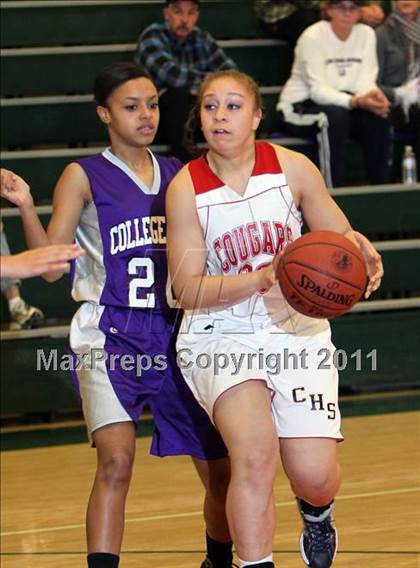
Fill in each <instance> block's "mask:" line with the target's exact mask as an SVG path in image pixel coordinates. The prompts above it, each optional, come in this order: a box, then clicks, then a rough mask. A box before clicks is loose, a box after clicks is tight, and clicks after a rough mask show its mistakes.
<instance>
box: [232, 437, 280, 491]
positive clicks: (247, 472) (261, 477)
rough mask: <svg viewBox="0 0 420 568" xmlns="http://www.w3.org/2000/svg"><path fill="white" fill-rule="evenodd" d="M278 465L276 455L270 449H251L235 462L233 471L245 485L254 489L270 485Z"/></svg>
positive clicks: (275, 452)
mask: <svg viewBox="0 0 420 568" xmlns="http://www.w3.org/2000/svg"><path fill="white" fill-rule="evenodd" d="M277 463H278V453H277V451H273V450H272V449H271V448H268V447H267V448H252V449H250V451H248V452H247V453H246V455H244V456H243V457H241V458H240V459H238V460H237V461H236V464H235V465H236V467H235V471H236V473H237V475H238V476H239V477H241V478H242V480H243V481H244V482H245V483H246V484H247V485H251V486H254V487H259V486H261V485H266V484H268V483H269V484H271V483H272V481H273V479H274V476H275V472H276V468H277Z"/></svg>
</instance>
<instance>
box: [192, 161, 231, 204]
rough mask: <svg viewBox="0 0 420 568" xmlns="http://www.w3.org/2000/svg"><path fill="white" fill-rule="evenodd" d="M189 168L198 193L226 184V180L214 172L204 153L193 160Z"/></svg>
mask: <svg viewBox="0 0 420 568" xmlns="http://www.w3.org/2000/svg"><path fill="white" fill-rule="evenodd" d="M188 169H189V171H190V176H191V179H192V182H193V185H194V190H195V193H196V194H200V193H207V191H211V190H212V189H217V188H218V187H223V186H224V185H225V184H224V182H223V181H222V180H220V179H219V178H218V177H217V175H216V174H215V173H213V172H212V170H211V169H210V166H209V165H208V163H207V160H206V156H205V155H204V154H203V155H202V156H200V157H199V158H197V159H196V160H192V161H191V162H190V163H189V164H188Z"/></svg>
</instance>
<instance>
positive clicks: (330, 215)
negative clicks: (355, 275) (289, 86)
mask: <svg viewBox="0 0 420 568" xmlns="http://www.w3.org/2000/svg"><path fill="white" fill-rule="evenodd" d="M276 152H277V155H278V156H279V160H280V163H281V164H282V166H283V168H284V170H285V173H286V177H287V180H288V182H289V185H290V187H291V188H292V192H293V196H294V198H295V202H296V205H297V207H300V208H301V210H302V213H303V216H304V218H305V221H306V222H307V224H308V227H309V228H310V229H311V231H335V232H337V233H341V234H343V235H345V236H346V237H347V238H348V239H350V240H351V241H352V242H353V243H354V244H355V245H356V246H357V247H358V248H360V251H361V253H362V255H363V257H364V259H365V263H366V269H367V273H368V276H369V282H368V285H367V288H366V292H365V298H366V299H367V298H369V296H370V295H371V294H372V292H374V291H375V290H377V289H378V288H379V286H380V284H381V278H382V276H383V274H384V271H383V266H382V261H381V256H380V254H379V253H378V252H377V251H376V250H375V248H374V247H373V245H372V243H371V242H370V241H369V240H368V239H367V238H366V237H364V236H363V235H361V234H360V233H357V232H356V231H353V229H352V227H351V225H350V223H349V221H348V219H347V217H346V216H345V215H344V213H343V212H342V211H341V209H340V208H339V207H338V205H337V203H336V202H335V201H334V200H333V198H332V197H331V195H330V193H329V192H328V189H327V187H326V185H325V182H324V179H323V177H322V175H321V173H320V171H319V170H318V168H317V167H316V166H315V165H314V164H313V163H312V162H311V161H310V160H309V159H308V158H306V156H303V155H302V154H299V153H297V152H293V151H291V150H288V149H286V148H281V147H279V146H276Z"/></svg>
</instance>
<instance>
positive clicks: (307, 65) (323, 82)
mask: <svg viewBox="0 0 420 568" xmlns="http://www.w3.org/2000/svg"><path fill="white" fill-rule="evenodd" d="M363 4H364V2H363V0H327V2H326V10H325V13H326V16H327V18H328V20H322V21H320V22H317V23H316V24H313V25H312V26H310V27H309V28H307V29H306V30H305V31H304V32H303V34H302V35H301V36H300V38H299V40H298V43H297V46H296V50H295V60H294V64H293V69H292V73H291V77H290V78H289V80H288V81H287V83H286V85H285V87H284V89H283V90H282V92H281V94H280V99H279V103H278V105H277V110H279V111H281V112H282V113H283V116H284V120H285V124H286V125H287V126H288V129H289V131H291V132H292V133H293V134H295V135H304V134H310V133H313V132H317V131H318V142H319V144H320V150H321V151H320V162H321V164H320V165H321V169H322V170H323V173H324V175H325V176H326V180H327V182H328V183H329V185H334V186H340V185H344V184H345V183H346V182H347V180H348V178H347V176H346V172H345V151H346V147H345V144H346V141H347V139H348V138H349V137H351V138H355V139H356V140H358V141H359V142H360V144H361V146H362V150H363V154H364V158H365V163H366V169H367V179H368V181H369V183H372V184H380V183H386V182H387V181H388V176H389V165H388V161H389V154H390V122H389V120H388V114H389V109H390V103H389V101H388V99H387V98H386V96H385V95H384V94H383V92H382V91H381V90H380V89H379V88H378V87H377V85H376V79H377V75H378V61H377V55H376V39H375V32H374V31H373V29H371V28H370V27H369V26H366V25H364V24H359V23H358V21H359V19H360V9H361V7H362V5H363Z"/></svg>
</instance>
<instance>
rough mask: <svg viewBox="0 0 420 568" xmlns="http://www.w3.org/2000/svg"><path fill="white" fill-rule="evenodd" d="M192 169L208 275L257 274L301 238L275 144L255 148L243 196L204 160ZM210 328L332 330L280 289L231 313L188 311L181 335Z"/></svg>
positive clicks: (229, 310)
mask: <svg viewBox="0 0 420 568" xmlns="http://www.w3.org/2000/svg"><path fill="white" fill-rule="evenodd" d="M188 168H189V172H190V175H191V179H192V182H193V185H194V189H195V194H196V204H197V212H198V216H199V220H200V224H201V228H202V230H203V234H204V238H205V243H206V247H207V251H208V256H207V274H208V275H224V276H229V275H236V274H241V273H244V272H251V271H254V270H259V269H260V268H262V267H264V266H267V265H268V264H269V263H271V262H272V261H273V258H274V256H275V254H276V253H277V251H281V250H283V248H284V247H285V246H286V245H287V243H289V242H292V241H294V240H296V239H297V238H298V237H300V235H301V226H302V216H301V213H300V211H299V210H298V209H297V207H296V205H295V203H294V200H293V195H292V192H291V190H290V188H289V186H288V184H287V180H286V176H285V174H284V172H283V171H282V168H281V165H280V163H279V160H278V158H277V154H276V151H275V149H274V147H273V146H272V145H271V144H268V143H266V142H257V143H256V145H255V165H254V168H253V171H252V173H251V177H250V178H249V181H248V185H247V187H246V189H245V192H244V194H243V195H239V194H238V193H237V192H235V191H234V190H233V189H232V188H231V187H229V186H228V185H226V184H225V183H224V182H223V181H222V180H220V179H219V178H218V177H217V176H216V175H215V173H214V172H213V171H212V170H211V169H210V167H209V165H208V163H207V160H206V157H205V156H201V157H200V158H198V159H197V160H193V161H192V162H190V164H189V166H188ZM209 324H210V325H211V326H212V327H215V328H217V329H219V330H220V331H222V332H224V333H226V332H229V331H232V332H234V333H237V332H238V329H240V330H241V331H242V332H244V333H247V332H251V331H252V330H254V329H256V328H260V329H261V328H265V327H270V326H273V325H275V326H276V327H277V328H279V331H280V332H286V333H299V332H302V331H305V334H306V333H308V334H310V335H312V334H313V333H314V332H315V333H316V332H319V331H320V330H322V329H325V328H326V327H328V323H327V322H326V321H325V320H315V319H313V318H308V317H306V316H303V315H301V314H299V313H298V312H296V311H295V310H294V309H293V308H292V307H291V306H290V305H289V304H288V303H287V302H286V300H285V299H284V297H283V295H282V293H281V290H280V287H279V286H277V285H275V286H273V287H272V288H271V290H269V291H268V292H267V291H266V292H264V291H261V292H259V293H256V294H254V295H253V296H251V297H250V298H247V299H246V300H243V301H241V302H238V303H237V304H234V305H233V306H229V307H227V308H221V307H219V308H211V309H202V310H198V311H197V310H195V311H189V312H188V311H187V312H186V313H185V317H184V322H183V328H182V331H183V332H184V333H185V332H187V333H188V331H193V332H194V331H195V332H199V330H200V329H205V328H206V327H207V328H208V326H209Z"/></svg>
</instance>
